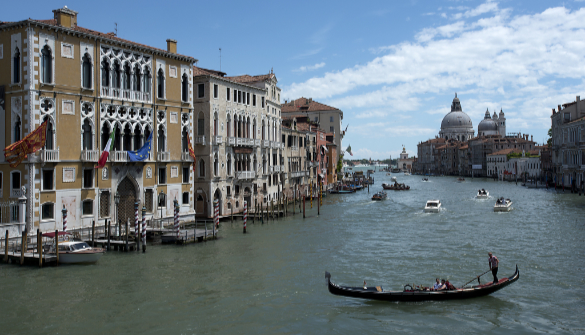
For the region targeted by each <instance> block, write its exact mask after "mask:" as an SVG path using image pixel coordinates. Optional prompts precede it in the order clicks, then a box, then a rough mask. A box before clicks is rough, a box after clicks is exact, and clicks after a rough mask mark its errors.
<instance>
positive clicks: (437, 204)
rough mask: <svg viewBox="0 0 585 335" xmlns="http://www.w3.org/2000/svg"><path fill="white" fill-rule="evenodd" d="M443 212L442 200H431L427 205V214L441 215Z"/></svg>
mask: <svg viewBox="0 0 585 335" xmlns="http://www.w3.org/2000/svg"><path fill="white" fill-rule="evenodd" d="M440 211H441V201H440V200H429V201H427V204H426V205H425V213H439V212H440Z"/></svg>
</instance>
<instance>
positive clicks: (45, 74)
mask: <svg viewBox="0 0 585 335" xmlns="http://www.w3.org/2000/svg"><path fill="white" fill-rule="evenodd" d="M41 79H42V81H43V83H45V84H50V83H52V82H53V53H52V52H51V49H50V48H49V46H48V45H45V47H44V48H43V50H42V51H41Z"/></svg>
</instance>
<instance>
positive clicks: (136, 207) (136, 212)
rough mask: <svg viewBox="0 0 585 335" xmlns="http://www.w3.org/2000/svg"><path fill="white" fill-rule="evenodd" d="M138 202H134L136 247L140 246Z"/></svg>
mask: <svg viewBox="0 0 585 335" xmlns="http://www.w3.org/2000/svg"><path fill="white" fill-rule="evenodd" d="M139 223H140V221H138V201H136V202H134V238H135V241H136V245H138V237H139V236H138V224H139Z"/></svg>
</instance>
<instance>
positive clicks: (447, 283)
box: [445, 280, 455, 290]
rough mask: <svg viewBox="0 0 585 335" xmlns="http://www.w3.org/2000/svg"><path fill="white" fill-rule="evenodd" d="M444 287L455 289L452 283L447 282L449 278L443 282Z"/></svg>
mask: <svg viewBox="0 0 585 335" xmlns="http://www.w3.org/2000/svg"><path fill="white" fill-rule="evenodd" d="M445 287H446V289H447V290H454V289H455V286H453V284H451V283H449V280H447V281H446V282H445Z"/></svg>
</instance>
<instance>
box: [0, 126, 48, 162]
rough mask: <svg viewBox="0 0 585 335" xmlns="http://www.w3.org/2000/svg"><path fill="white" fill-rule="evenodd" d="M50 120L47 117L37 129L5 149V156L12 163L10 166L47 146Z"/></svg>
mask: <svg viewBox="0 0 585 335" xmlns="http://www.w3.org/2000/svg"><path fill="white" fill-rule="evenodd" d="M48 122H49V119H48V118H47V119H46V120H45V121H44V122H43V123H41V125H40V126H38V127H37V129H35V131H33V132H32V133H30V134H28V135H26V137H25V138H23V139H22V140H20V141H18V142H15V143H12V144H11V145H9V146H7V147H6V148H5V149H4V157H5V158H6V161H7V162H8V163H10V167H13V168H14V167H17V166H18V165H19V164H20V163H21V162H22V161H23V160H25V159H26V158H27V157H28V155H29V154H32V153H35V152H37V151H39V149H41V148H42V147H44V146H45V140H46V137H47V124H48Z"/></svg>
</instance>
